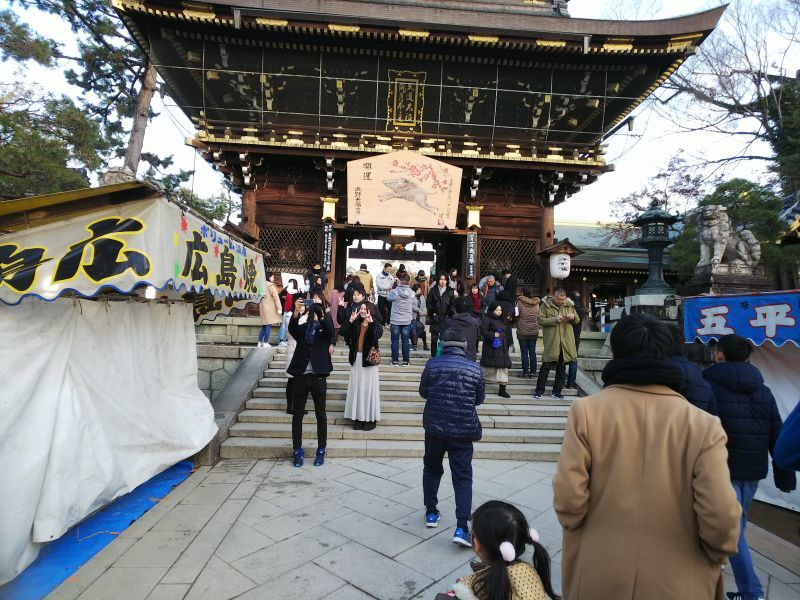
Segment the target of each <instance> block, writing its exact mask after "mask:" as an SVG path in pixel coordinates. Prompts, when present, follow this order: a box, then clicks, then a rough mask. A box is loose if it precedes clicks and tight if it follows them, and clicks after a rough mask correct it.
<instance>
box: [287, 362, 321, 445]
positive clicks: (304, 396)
mask: <svg viewBox="0 0 800 600" xmlns="http://www.w3.org/2000/svg"><path fill="white" fill-rule="evenodd" d="M292 379H294V383H293V384H292V387H293V389H292V446H293V447H294V448H295V449H297V448H300V447H301V446H302V445H303V412H304V411H305V410H306V401H307V400H308V393H309V392H311V398H312V399H313V400H314V414H315V415H316V417H317V445H318V447H319V448H325V447H326V445H327V443H328V417H327V416H326V414H325V396H326V394H327V390H328V380H327V379H326V378H325V377H321V376H319V375H314V374H313V373H305V374H303V375H295V376H294V377H293V378H292Z"/></svg>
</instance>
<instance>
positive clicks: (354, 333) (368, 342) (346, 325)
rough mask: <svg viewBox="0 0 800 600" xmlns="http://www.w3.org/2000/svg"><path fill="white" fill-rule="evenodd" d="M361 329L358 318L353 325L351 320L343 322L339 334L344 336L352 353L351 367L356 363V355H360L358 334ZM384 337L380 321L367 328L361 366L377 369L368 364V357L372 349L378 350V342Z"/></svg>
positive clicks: (349, 357) (350, 355)
mask: <svg viewBox="0 0 800 600" xmlns="http://www.w3.org/2000/svg"><path fill="white" fill-rule="evenodd" d="M360 329H361V317H358V318H357V319H356V320H355V321H353V322H352V323H351V322H350V319H349V318H348V319H347V320H345V321H343V322H342V327H341V329H339V333H340V334H342V336H343V337H344V341H345V343H346V344H347V345H348V346H350V353H349V356H348V359H349V360H350V365H351V366H352V365H354V364H355V362H356V354H358V333H359V331H360ZM382 335H383V325H381V323H380V321H373V322H372V323H370V324H369V327H367V332H366V333H365V334H364V349H363V352H362V353H361V366H362V367H375V366H377V365H368V364H367V355H368V354H369V351H370V350H371V349H372V348H378V344H379V342H378V340H380V339H381V336H382Z"/></svg>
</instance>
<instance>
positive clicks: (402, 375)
mask: <svg viewBox="0 0 800 600" xmlns="http://www.w3.org/2000/svg"><path fill="white" fill-rule="evenodd" d="M387 338H388V336H387ZM381 353H382V356H383V362H382V364H381V365H380V367H378V368H379V369H380V381H381V384H380V385H381V413H382V419H381V421H380V422H379V423H378V426H377V428H376V429H374V430H372V431H356V430H354V429H353V428H352V424H351V422H350V421H349V420H347V419H345V418H344V404H345V398H346V396H347V380H348V375H349V369H350V364H349V363H348V362H347V347H346V346H345V345H344V344H343V343H342V342H340V343H339V345H337V346H336V348H335V349H334V354H333V356H332V361H333V372H332V373H331V375H330V377H328V396H327V409H328V456H331V457H356V456H376V457H416V458H421V457H422V455H423V450H424V447H423V440H424V431H423V428H422V410H423V406H424V400H423V399H422V398H421V397H420V396H419V393H418V389H419V380H420V377H421V375H422V370H423V369H424V367H425V363H426V362H427V360H428V358H429V356H430V355H429V353H428V352H422V351H417V352H414V351H412V353H411V365H410V366H408V367H402V366H397V367H394V366H392V365H391V364H390V356H391V355H390V351H389V340H388V339H386V340H381ZM511 359H512V363H513V365H514V366H513V368H512V370H511V371H510V375H511V376H510V379H509V384H508V388H507V390H508V393H509V394H511V398H501V397H500V396H498V395H497V391H498V389H497V385H496V384H494V383H491V384H487V386H486V392H487V393H486V399H485V401H484V403H483V405H481V406H479V407H478V415H479V416H480V420H481V423H482V425H483V439H482V440H481V441H480V442H478V443H476V444H475V458H494V459H514V460H537V461H555V460H556V459H557V458H558V453H559V450H560V448H561V441H562V439H563V433H564V426H565V424H566V419H567V412H568V410H569V406H570V404H571V402H572V400H573V398H574V397H575V396H577V394H578V392H576V391H575V390H564V400H556V399H554V398H551V397H550V396H548V395H545V396H544V397H543V398H542V399H541V400H539V401H537V402H536V403H535V404H534V402H533V387H534V384H535V380H533V379H523V378H521V377H518V375H519V373H520V371H521V369H520V366H519V365H520V364H521V361H520V355H519V353H518V352H515V353H512V354H511ZM284 360H285V351H284V349H283V348H278V349H276V351H275V353H274V355H273V358H272V360H271V362H270V363H269V365H268V367H267V369H266V370H265V371H264V377H263V379H261V381H260V382H259V385H258V387H257V388H256V389H255V390H254V391H253V395H252V397H251V398H250V400H248V401H247V403H246V407H245V410H243V411H242V412H240V413H239V415H238V421H237V423H235V424H234V425H233V426H232V427H231V429H230V431H229V437H228V439H227V440H225V441H224V442H223V443H222V447H221V456H222V457H223V458H276V457H289V456H290V455H291V415H287V414H286V412H285V409H286V395H285V387H286V374H285V373H284ZM539 362H541V357H539ZM552 378H553V372H551V375H550V381H549V382H548V388H547V391H548V392H549V391H550V390H551V389H552V388H551V386H552V382H553V379H552ZM307 409H308V410H309V414H308V415H306V416H305V417H304V420H303V444H304V448H305V450H306V455H308V456H313V453H314V450H315V449H316V419H315V417H314V411H313V403H312V401H311V398H310V397H309V399H308V405H307Z"/></svg>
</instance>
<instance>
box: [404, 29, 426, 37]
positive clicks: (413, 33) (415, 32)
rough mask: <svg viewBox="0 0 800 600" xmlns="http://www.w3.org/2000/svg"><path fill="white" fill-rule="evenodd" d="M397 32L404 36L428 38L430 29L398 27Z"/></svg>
mask: <svg viewBox="0 0 800 600" xmlns="http://www.w3.org/2000/svg"><path fill="white" fill-rule="evenodd" d="M397 33H399V34H400V35H402V36H404V37H415V38H426V37H428V36H430V34H431V32H430V31H421V30H417V29H398V30H397Z"/></svg>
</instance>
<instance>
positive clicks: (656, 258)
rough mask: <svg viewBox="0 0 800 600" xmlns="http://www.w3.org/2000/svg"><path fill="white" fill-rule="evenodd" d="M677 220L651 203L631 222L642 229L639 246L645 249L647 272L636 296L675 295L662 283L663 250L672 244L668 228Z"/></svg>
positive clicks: (654, 202)
mask: <svg viewBox="0 0 800 600" xmlns="http://www.w3.org/2000/svg"><path fill="white" fill-rule="evenodd" d="M679 220H680V218H679V217H677V216H675V215H671V214H669V213H668V212H667V211H665V210H662V209H661V208H659V207H658V202H656V201H653V203H652V204H651V205H650V208H649V209H648V210H646V211H645V212H643V213H642V214H641V215H639V217H638V218H637V219H636V220H635V221H633V225H635V226H636V227H641V228H642V238H641V240H640V241H639V245H640V246H641V247H642V248H646V249H647V263H648V270H649V274H648V276H647V281H646V282H645V283H644V285H642V286H641V287H640V288H639V289H638V290H636V293H637V295H647V294H656V295H663V296H669V295H672V294H674V293H675V290H673V289H672V288H671V287H670V286H669V285H667V282H666V281H664V249H665V248H666V247H667V246H669V245H670V244H671V243H672V241H671V240H670V238H669V228H670V226H672V225H674V224H675V223H677V222H678V221H679Z"/></svg>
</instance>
